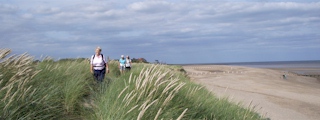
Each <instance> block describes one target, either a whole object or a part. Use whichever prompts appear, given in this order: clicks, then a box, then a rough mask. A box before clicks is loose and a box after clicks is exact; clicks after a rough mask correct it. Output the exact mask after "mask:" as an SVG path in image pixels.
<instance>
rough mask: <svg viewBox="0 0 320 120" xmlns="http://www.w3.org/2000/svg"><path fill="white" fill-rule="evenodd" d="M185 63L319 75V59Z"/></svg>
mask: <svg viewBox="0 0 320 120" xmlns="http://www.w3.org/2000/svg"><path fill="white" fill-rule="evenodd" d="M187 65H234V66H244V67H253V68H268V69H277V70H283V71H288V72H294V73H297V74H301V75H305V74H312V75H320V60H312V61H267V62H233V63H200V64H187Z"/></svg>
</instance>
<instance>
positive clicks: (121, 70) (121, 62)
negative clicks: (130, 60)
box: [119, 55, 126, 74]
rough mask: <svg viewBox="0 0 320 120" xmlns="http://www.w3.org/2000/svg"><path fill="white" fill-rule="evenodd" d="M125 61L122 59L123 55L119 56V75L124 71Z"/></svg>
mask: <svg viewBox="0 0 320 120" xmlns="http://www.w3.org/2000/svg"><path fill="white" fill-rule="evenodd" d="M125 64H126V59H125V58H124V55H121V58H120V59H119V69H120V73H121V74H123V73H124V71H125V70H126V65H125Z"/></svg>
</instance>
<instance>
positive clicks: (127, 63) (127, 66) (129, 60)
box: [126, 55, 131, 71]
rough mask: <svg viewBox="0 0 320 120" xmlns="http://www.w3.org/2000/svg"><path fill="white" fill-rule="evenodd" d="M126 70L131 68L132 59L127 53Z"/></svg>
mask: <svg viewBox="0 0 320 120" xmlns="http://www.w3.org/2000/svg"><path fill="white" fill-rule="evenodd" d="M126 70H128V71H130V70H131V59H130V57H129V55H127V58H126Z"/></svg>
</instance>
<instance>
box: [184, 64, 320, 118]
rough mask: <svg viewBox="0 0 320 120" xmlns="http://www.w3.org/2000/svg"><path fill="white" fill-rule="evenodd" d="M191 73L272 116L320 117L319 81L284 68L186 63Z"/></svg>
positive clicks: (223, 93)
mask: <svg viewBox="0 0 320 120" xmlns="http://www.w3.org/2000/svg"><path fill="white" fill-rule="evenodd" d="M183 68H184V69H185V70H186V71H187V73H188V76H189V77H191V79H192V80H193V81H194V82H195V83H198V84H202V85H204V86H206V88H207V89H208V90H210V91H212V92H213V93H214V94H216V95H217V96H219V97H229V98H230V99H231V100H232V101H233V102H236V103H238V102H241V103H242V104H243V105H244V106H245V107H247V106H249V105H250V103H251V107H253V106H255V110H256V111H257V112H258V113H260V114H261V115H265V117H267V118H270V119H271V120H319V118H320V81H318V80H317V79H316V78H311V77H304V76H298V75H296V74H294V73H286V74H287V79H283V74H284V72H283V71H281V70H271V69H258V68H248V67H239V66H223V65H189V66H183Z"/></svg>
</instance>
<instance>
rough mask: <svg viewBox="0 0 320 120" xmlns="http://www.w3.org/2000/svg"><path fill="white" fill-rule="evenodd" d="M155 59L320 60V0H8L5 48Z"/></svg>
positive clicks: (3, 5)
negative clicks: (96, 51) (97, 48)
mask: <svg viewBox="0 0 320 120" xmlns="http://www.w3.org/2000/svg"><path fill="white" fill-rule="evenodd" d="M97 46H101V48H102V53H103V54H104V55H105V56H109V57H110V58H112V59H118V58H119V57H120V55H121V54H124V55H130V56H131V58H139V57H143V58H145V59H147V61H149V62H154V61H155V60H159V61H163V62H166V63H171V64H176V63H181V64H182V63H224V62H252V61H295V60H320V0H145V1H138V0H125V1H124V0H123V1H119V0H51V1H49V0H45V1H44V0H1V1H0V48H10V49H12V50H13V52H14V53H17V54H20V53H24V52H27V53H29V54H30V55H32V56H35V58H39V57H40V56H41V55H42V56H51V57H53V58H55V59H59V58H77V57H86V58H88V57H90V56H91V55H92V54H94V49H95V47H97Z"/></svg>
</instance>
